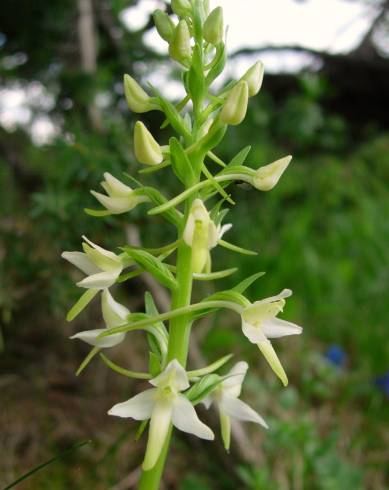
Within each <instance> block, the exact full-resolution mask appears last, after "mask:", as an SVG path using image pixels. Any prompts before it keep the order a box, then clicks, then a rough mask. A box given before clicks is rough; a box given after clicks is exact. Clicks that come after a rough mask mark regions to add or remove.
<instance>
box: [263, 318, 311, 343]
mask: <svg viewBox="0 0 389 490" xmlns="http://www.w3.org/2000/svg"><path fill="white" fill-rule="evenodd" d="M261 327H262V329H263V332H264V334H265V335H266V337H267V338H268V339H277V338H279V337H285V336H287V335H299V334H301V332H302V331H303V329H302V328H301V327H299V326H298V325H295V324H294V323H291V322H287V321H285V320H281V319H280V318H273V319H272V320H265V321H264V322H262V325H261Z"/></svg>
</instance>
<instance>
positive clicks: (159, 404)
mask: <svg viewBox="0 0 389 490" xmlns="http://www.w3.org/2000/svg"><path fill="white" fill-rule="evenodd" d="M108 338H109V337H108ZM150 384H152V385H153V386H155V388H151V389H149V390H146V391H143V392H142V393H139V394H138V395H136V396H134V397H133V398H130V399H129V400H127V401H126V402H123V403H118V404H117V405H114V406H113V407H112V408H111V409H110V410H109V412H108V414H109V415H116V416H117V417H131V418H133V419H135V420H148V419H150V431H149V440H148V443H147V451H146V454H145V458H144V461H143V465H142V466H143V469H144V470H150V469H151V468H153V467H154V466H155V464H156V462H157V460H158V457H159V455H160V454H161V451H162V448H163V445H164V442H165V440H166V438H167V435H168V432H169V428H170V424H171V423H172V424H173V425H174V426H175V427H176V428H177V429H179V430H182V431H183V432H188V433H189V434H194V435H195V436H197V437H200V438H201V439H207V440H209V441H211V440H213V439H214V434H213V432H212V430H211V429H210V428H209V427H207V426H206V425H205V424H203V423H202V422H201V421H200V420H199V418H198V417H197V414H196V411H195V409H194V408H193V405H192V404H191V402H190V401H189V400H188V399H187V398H186V397H185V395H182V394H181V392H182V391H184V390H186V389H188V388H189V381H188V376H187V373H186V372H185V369H184V368H183V367H182V366H181V364H180V363H179V362H178V361H177V360H176V359H174V360H173V361H170V362H169V364H168V365H167V366H166V368H165V370H164V371H163V372H162V373H161V374H159V375H158V376H157V377H156V378H154V379H151V380H150Z"/></svg>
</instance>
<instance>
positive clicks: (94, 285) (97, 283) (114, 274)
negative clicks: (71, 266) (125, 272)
mask: <svg viewBox="0 0 389 490" xmlns="http://www.w3.org/2000/svg"><path fill="white" fill-rule="evenodd" d="M120 272H121V269H118V270H112V271H106V272H99V273H97V274H92V275H91V276H88V277H86V278H85V279H83V280H82V281H80V282H78V283H77V286H79V287H81V288H87V289H89V288H91V289H105V288H109V287H110V286H112V284H114V283H115V281H116V279H117V278H118V277H119V274H120Z"/></svg>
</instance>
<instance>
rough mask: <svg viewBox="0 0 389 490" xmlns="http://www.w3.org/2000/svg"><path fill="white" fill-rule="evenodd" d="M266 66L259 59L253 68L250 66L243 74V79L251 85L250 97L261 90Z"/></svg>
mask: <svg viewBox="0 0 389 490" xmlns="http://www.w3.org/2000/svg"><path fill="white" fill-rule="evenodd" d="M263 72H264V66H263V63H262V62H261V61H257V62H256V63H255V64H254V65H253V66H252V67H251V68H249V69H248V70H247V71H246V73H245V74H244V75H243V77H242V80H245V81H246V82H247V85H248V86H249V97H253V96H254V95H257V93H258V92H259V91H260V90H261V86H262V81H263Z"/></svg>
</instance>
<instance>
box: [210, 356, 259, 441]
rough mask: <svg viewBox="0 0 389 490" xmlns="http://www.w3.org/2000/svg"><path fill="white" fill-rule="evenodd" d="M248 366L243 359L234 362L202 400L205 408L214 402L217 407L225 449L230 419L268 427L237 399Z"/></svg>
mask: <svg viewBox="0 0 389 490" xmlns="http://www.w3.org/2000/svg"><path fill="white" fill-rule="evenodd" d="M248 367H249V366H248V364H247V362H243V361H242V362H238V363H237V364H235V366H234V367H233V368H232V369H231V371H230V372H229V373H228V374H227V375H226V376H225V377H224V378H225V379H224V380H223V381H222V382H221V383H220V385H219V386H218V387H217V388H216V390H215V391H214V392H213V393H212V395H211V396H209V397H207V398H206V399H205V400H204V401H203V403H204V405H205V406H206V408H209V407H210V405H211V404H212V403H215V404H216V405H217V407H218V409H219V415H220V426H221V433H222V439H223V443H224V447H225V448H226V450H227V451H228V450H229V448H230V442H231V419H233V420H240V421H242V422H254V423H256V424H259V425H262V427H265V429H268V425H267V424H266V422H265V421H264V419H263V418H262V417H261V416H260V415H259V414H258V413H257V412H256V411H255V410H253V409H252V408H251V407H250V406H249V405H247V403H244V402H242V401H241V400H239V396H240V393H241V391H242V384H243V380H244V378H245V376H246V373H247V369H248Z"/></svg>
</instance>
